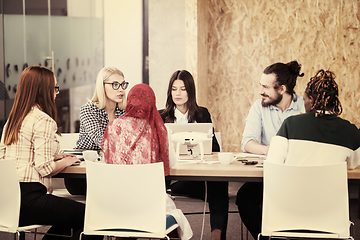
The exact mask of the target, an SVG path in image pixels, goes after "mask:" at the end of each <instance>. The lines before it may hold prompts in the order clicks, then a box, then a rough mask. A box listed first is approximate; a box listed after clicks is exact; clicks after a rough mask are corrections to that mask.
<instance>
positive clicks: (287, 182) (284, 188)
mask: <svg viewBox="0 0 360 240" xmlns="http://www.w3.org/2000/svg"><path fill="white" fill-rule="evenodd" d="M348 201H349V200H348V186H347V167H346V162H342V163H336V164H331V165H324V166H291V165H285V164H276V163H271V162H267V161H264V199H263V218H262V230H261V234H262V235H264V236H274V235H275V234H274V233H273V232H277V231H286V230H313V231H321V232H328V233H333V234H334V235H332V236H328V237H329V238H338V237H340V238H348V237H349V236H350V230H349V229H350V221H349V202H348ZM278 235H281V234H278Z"/></svg>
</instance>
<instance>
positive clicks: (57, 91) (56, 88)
mask: <svg viewBox="0 0 360 240" xmlns="http://www.w3.org/2000/svg"><path fill="white" fill-rule="evenodd" d="M55 92H56V93H59V92H60V86H59V85H56V86H55Z"/></svg>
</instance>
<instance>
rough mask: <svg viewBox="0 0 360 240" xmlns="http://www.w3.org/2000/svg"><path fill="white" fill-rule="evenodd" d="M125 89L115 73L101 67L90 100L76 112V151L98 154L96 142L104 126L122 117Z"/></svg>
mask: <svg viewBox="0 0 360 240" xmlns="http://www.w3.org/2000/svg"><path fill="white" fill-rule="evenodd" d="M128 85H129V83H128V82H125V78H124V74H123V73H122V72H121V71H120V70H119V69H117V68H115V67H104V68H103V69H101V70H100V72H99V74H98V76H97V79H96V88H95V92H94V96H93V97H92V99H91V100H90V101H89V102H88V103H86V104H85V105H83V106H82V107H81V108H80V135H79V140H78V141H77V143H76V148H77V149H87V150H101V147H100V142H101V140H102V137H103V135H104V132H105V129H106V127H107V125H108V123H109V122H110V121H112V120H114V119H116V118H118V117H120V116H124V114H125V106H126V93H125V90H126V88H127V87H128Z"/></svg>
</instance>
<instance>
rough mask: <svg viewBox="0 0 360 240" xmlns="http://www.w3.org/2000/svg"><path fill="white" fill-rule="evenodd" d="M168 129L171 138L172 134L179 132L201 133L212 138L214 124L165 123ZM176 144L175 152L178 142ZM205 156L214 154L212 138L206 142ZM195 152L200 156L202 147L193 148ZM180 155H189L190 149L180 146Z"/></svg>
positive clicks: (183, 145)
mask: <svg viewBox="0 0 360 240" xmlns="http://www.w3.org/2000/svg"><path fill="white" fill-rule="evenodd" d="M165 126H166V128H167V129H168V132H169V136H170V138H171V134H174V133H179V132H201V133H206V134H209V136H212V134H213V124H212V123H165ZM173 143H174V151H176V142H173ZM203 144H204V154H207V155H209V154H212V137H210V138H209V140H208V141H204V142H203ZM193 151H194V152H196V153H198V154H200V147H199V145H196V146H195V147H194V148H193ZM179 154H180V155H188V149H187V146H186V145H185V144H181V146H180V153H179Z"/></svg>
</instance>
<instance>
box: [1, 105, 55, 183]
mask: <svg viewBox="0 0 360 240" xmlns="http://www.w3.org/2000/svg"><path fill="white" fill-rule="evenodd" d="M4 129H5V128H4ZM56 131H57V124H56V122H55V121H54V119H52V118H51V117H50V116H49V115H47V114H46V113H44V112H43V111H41V110H40V109H39V108H38V107H37V106H34V107H32V109H31V110H30V112H29V113H28V114H27V115H26V117H25V118H24V120H23V122H22V124H21V128H20V132H19V138H18V141H17V142H16V143H13V144H11V145H8V146H6V145H5V144H4V133H5V130H4V131H3V136H2V138H1V143H0V160H1V159H14V160H15V161H16V167H17V172H18V176H19V181H20V182H40V183H42V184H44V185H45V186H46V187H47V188H48V189H49V187H50V186H51V181H50V180H51V177H50V176H49V174H50V173H51V172H52V171H53V170H54V168H55V162H54V157H55V155H56V154H58V152H59V141H58V140H57V139H56V136H57V135H56Z"/></svg>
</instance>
